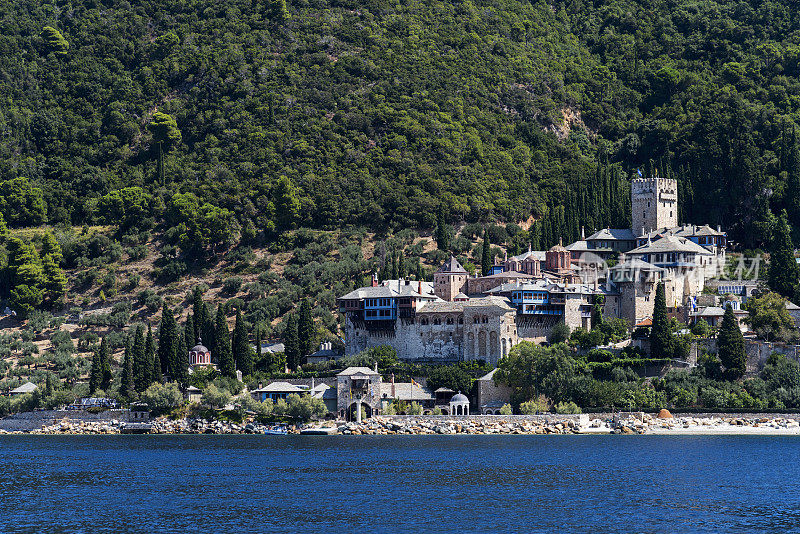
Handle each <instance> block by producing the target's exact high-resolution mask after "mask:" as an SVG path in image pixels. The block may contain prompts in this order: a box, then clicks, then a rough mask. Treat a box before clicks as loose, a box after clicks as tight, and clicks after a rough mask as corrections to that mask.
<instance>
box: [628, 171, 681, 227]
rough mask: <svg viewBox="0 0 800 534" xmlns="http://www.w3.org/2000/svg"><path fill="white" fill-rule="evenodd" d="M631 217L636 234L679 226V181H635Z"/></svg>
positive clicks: (645, 179) (632, 189) (648, 179)
mask: <svg viewBox="0 0 800 534" xmlns="http://www.w3.org/2000/svg"><path fill="white" fill-rule="evenodd" d="M631 215H632V224H631V227H632V229H633V231H634V232H639V231H641V232H642V233H646V232H650V231H652V230H654V229H656V228H664V227H667V228H672V227H675V226H678V181H677V180H674V179H670V178H658V177H656V178H640V179H637V180H633V181H632V182H631Z"/></svg>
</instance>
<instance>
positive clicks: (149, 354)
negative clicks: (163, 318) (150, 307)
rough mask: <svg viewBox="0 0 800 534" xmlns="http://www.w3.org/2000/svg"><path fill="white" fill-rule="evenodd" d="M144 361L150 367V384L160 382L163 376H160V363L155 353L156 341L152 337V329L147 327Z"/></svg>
mask: <svg viewBox="0 0 800 534" xmlns="http://www.w3.org/2000/svg"><path fill="white" fill-rule="evenodd" d="M144 347H145V348H144V352H145V361H146V362H147V365H149V367H150V383H153V382H162V381H163V380H164V375H163V374H161V369H162V367H161V361H160V358H159V357H158V354H157V353H156V340H155V338H154V337H153V329H152V328H151V327H150V325H147V340H146V341H145V345H144Z"/></svg>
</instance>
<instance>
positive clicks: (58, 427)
mask: <svg viewBox="0 0 800 534" xmlns="http://www.w3.org/2000/svg"><path fill="white" fill-rule="evenodd" d="M798 419H799V418H798V416H789V415H775V416H764V415H695V416H675V417H673V416H672V415H671V414H667V415H664V414H660V415H653V414H646V413H641V412H639V413H630V414H617V415H614V416H611V417H593V416H590V415H581V416H558V415H546V416H538V417H536V418H522V417H515V416H510V417H504V416H493V417H488V418H487V417H480V418H470V417H464V418H459V417H453V418H447V417H437V418H433V417H425V416H419V417H402V418H398V417H374V418H372V419H368V420H366V421H364V422H363V423H361V424H356V423H352V422H350V423H347V422H341V421H321V422H315V423H311V424H309V425H303V426H297V427H295V426H289V427H287V429H286V430H287V431H288V433H289V434H318V435H320V434H323V435H334V434H340V435H346V436H386V435H459V434H463V435H564V434H657V435H681V434H683V435H686V434H696V435H701V434H719V435H725V434H729V435H736V434H741V435H800V420H798ZM268 428H269V427H267V426H264V425H261V424H258V423H255V422H243V423H240V424H238V423H231V422H223V421H210V420H205V419H178V420H172V419H167V418H158V419H154V420H152V421H150V422H148V423H129V422H125V421H122V420H117V419H112V420H108V421H81V420H76V419H72V418H68V417H65V418H64V419H62V420H61V421H57V422H53V423H51V424H47V425H43V426H42V427H41V428H36V429H33V430H29V431H7V430H3V429H0V435H8V434H38V435H102V434H171V435H179V434H263V433H264V432H265V430H267V429H268Z"/></svg>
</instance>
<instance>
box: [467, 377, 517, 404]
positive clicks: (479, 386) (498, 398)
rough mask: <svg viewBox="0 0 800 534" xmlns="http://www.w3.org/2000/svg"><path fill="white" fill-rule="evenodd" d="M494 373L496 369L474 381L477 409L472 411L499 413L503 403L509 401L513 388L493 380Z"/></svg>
mask: <svg viewBox="0 0 800 534" xmlns="http://www.w3.org/2000/svg"><path fill="white" fill-rule="evenodd" d="M495 373H497V369H494V370H493V371H491V372H490V373H488V374H486V375H484V376H482V377H480V378H479V379H477V380H476V381H475V391H476V392H477V393H476V400H477V409H476V410H473V411H474V413H479V414H483V415H500V409H501V408H502V407H503V405H505V404H508V403H510V402H511V393H513V390H512V389H511V388H510V387H508V386H506V385H504V384H498V383H497V382H495V380H494V375H495Z"/></svg>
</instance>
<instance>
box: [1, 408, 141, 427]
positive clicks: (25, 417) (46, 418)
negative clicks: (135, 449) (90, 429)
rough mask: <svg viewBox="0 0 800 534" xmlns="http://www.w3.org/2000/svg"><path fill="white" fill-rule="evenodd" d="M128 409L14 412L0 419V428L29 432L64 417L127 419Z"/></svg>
mask: <svg viewBox="0 0 800 534" xmlns="http://www.w3.org/2000/svg"><path fill="white" fill-rule="evenodd" d="M129 413H130V412H129V411H128V410H106V411H104V412H100V413H89V412H84V411H67V410H42V411H35V412H23V413H15V414H13V415H9V416H8V417H4V418H2V419H0V430H5V431H7V432H14V431H21V432H30V431H31V430H35V429H37V428H42V427H43V426H47V425H53V424H56V423H59V422H61V421H63V420H65V419H67V420H69V421H73V422H84V421H86V422H88V421H93V422H105V421H113V420H115V419H116V420H117V421H126V422H127V421H128V414H129Z"/></svg>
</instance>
